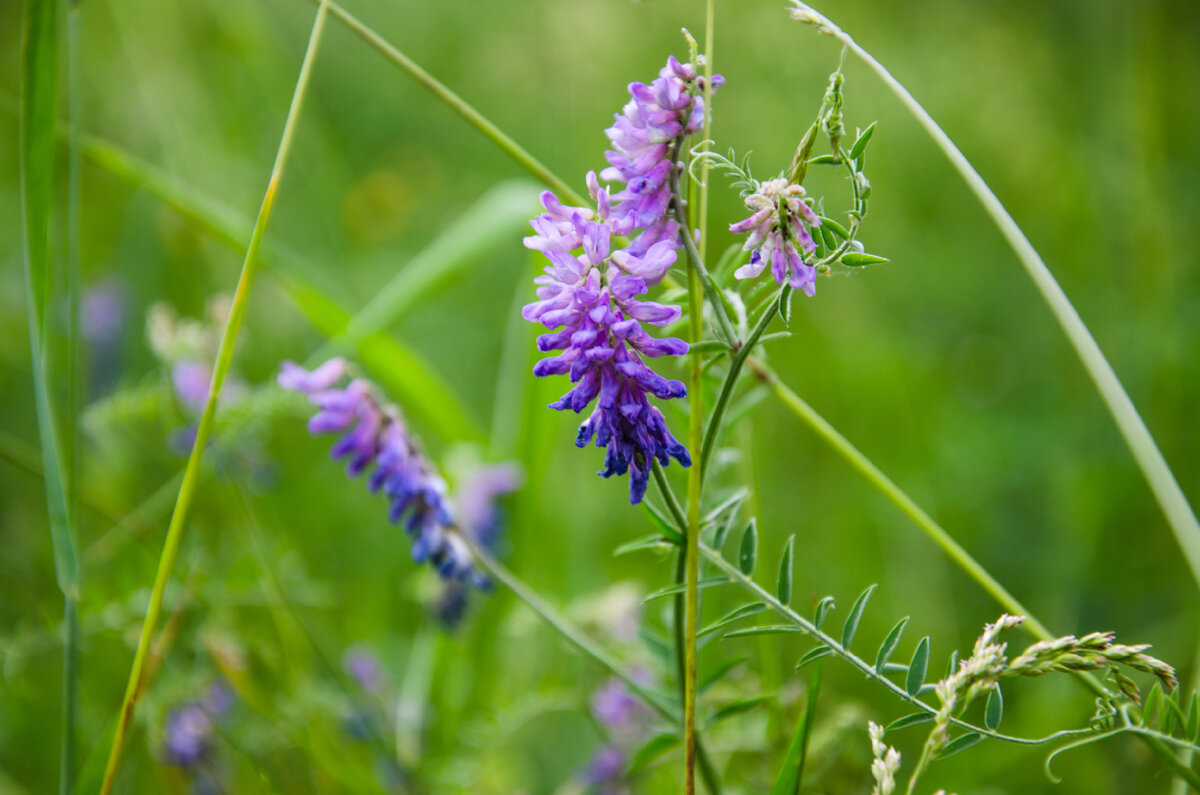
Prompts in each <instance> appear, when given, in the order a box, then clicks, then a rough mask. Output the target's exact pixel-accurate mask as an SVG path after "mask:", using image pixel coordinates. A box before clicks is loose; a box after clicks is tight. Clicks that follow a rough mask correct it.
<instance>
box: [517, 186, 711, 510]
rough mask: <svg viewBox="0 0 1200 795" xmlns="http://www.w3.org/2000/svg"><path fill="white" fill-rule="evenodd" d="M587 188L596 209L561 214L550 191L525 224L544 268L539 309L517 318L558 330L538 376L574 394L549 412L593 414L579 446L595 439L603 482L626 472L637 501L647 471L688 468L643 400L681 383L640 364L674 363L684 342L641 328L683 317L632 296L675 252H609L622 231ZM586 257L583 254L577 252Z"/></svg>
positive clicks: (662, 245)
mask: <svg viewBox="0 0 1200 795" xmlns="http://www.w3.org/2000/svg"><path fill="white" fill-rule="evenodd" d="M588 185H589V188H591V189H592V191H593V197H594V198H595V199H596V201H597V205H598V210H597V212H596V213H592V212H591V211H590V210H587V209H584V208H579V207H567V206H564V205H563V204H562V203H560V202H559V201H558V199H557V198H556V197H555V196H554V194H553V193H551V192H550V191H546V192H545V193H543V194H542V204H543V206H544V207H545V208H546V212H545V213H543V214H542V215H540V216H538V217H537V218H535V219H534V220H533V221H532V222H531V226H532V227H533V229H534V231H535V232H537V233H538V234H537V235H535V236H532V237H527V238H526V239H525V245H526V246H527V247H529V248H531V249H535V250H538V251H541V252H542V253H543V254H544V255H545V256H546V258H547V259H548V260H550V264H549V265H548V266H547V267H546V269H545V275H543V276H539V277H537V278H536V279H535V280H534V281H535V283H536V284H538V285H539V286H538V289H537V295H538V298H539V299H540V300H538V301H535V302H534V303H532V304H528V305H527V306H525V308H524V309H523V310H522V315H523V317H524V318H525V319H526V320H529V321H531V322H534V323H541V324H542V325H543V326H545V327H546V328H548V329H557V331H554V332H553V333H550V334H543V335H541V336H540V337H538V340H537V345H538V349H539V350H542V351H562V353H560V354H558V355H556V356H551V357H549V358H546V359H543V360H542V361H540V362H538V363H537V365H536V366H535V367H534V368H533V372H534V375H538V376H547V375H568V376H569V377H570V379H571V381H572V382H573V383H575V384H576V386H575V387H574V388H573V389H571V390H570V391H569V392H567V394H565V395H563V397H562V398H561V399H559V400H558V401H556V402H554V403H551V404H550V408H554V409H558V410H560V411H561V410H564V409H571V410H573V411H575V412H581V411H583V409H584V408H586V407H587V406H588V405H590V404H591V403H592V401H596V408H595V409H594V410H593V411H592V413H591V415H590V416H589V417H588V419H587V420H585V421H584V422H583V424H582V425H581V426H580V428H579V433H578V435H577V437H576V440H575V443H576V445H577V446H579V447H584V446H586V445H587V444H588V442H590V441H591V440H592V439H593V438H595V440H596V445H597V446H600V447H607V448H608V453H607V456H606V457H605V468H604V470H602V471H601V472H600V474H601V475H603V476H604V477H611V476H612V475H624V474H625V473H626V472H628V473H629V475H630V479H629V497H630V501H631V502H632V503H634V504H636V503H638V502H641V500H642V496H643V495H644V494H645V492H646V486H647V484H648V482H649V477H650V469H651V464H652V462H653V460H654V459H657V460H658V461H659V462H660V463H662V464H663V465H666V464H668V463H669V462H670V459H671V458H675V459H676V460H677V461H679V462H680V463H681V464H683V465H684V466H688V465H689V464H690V463H691V459H690V457H689V456H688V452H687V450H686V449H685V448H684V446H683V445H682V444H680V443H679V442H678V441H677V440H676V439H675V437H674V436H672V435H671V432H670V431H669V430H667V425H666V421H665V420H664V419H663V416H662V414H661V412H659V410H658V409H657V408H655V407H654V406H652V405H650V402H649V400H648V399H647V393H649V394H652V395H654V396H655V397H659V398H663V399H668V398H677V397H683V396H684V395H686V394H687V390H686V388H685V387H684V385H683V383H682V382H680V381H673V380H667V379H666V378H663V377H662V376H661V375H659V374H657V373H655V372H654V371H653V370H651V369H650V368H649V367H648V366H647V365H646V364H645V362H644V361H643V357H651V358H653V357H659V356H680V355H682V354H684V353H687V350H688V345H687V343H686V342H684V341H683V340H680V339H676V338H674V337H667V338H663V339H659V338H655V337H652V336H650V334H648V333H647V332H646V330H645V329H644V328H643V327H642V324H643V323H649V324H651V325H656V326H665V325H669V324H670V323H673V322H675V321H676V320H678V319H679V316H680V309H679V308H678V307H675V306H667V305H664V304H658V303H655V302H652V301H639V300H638V299H637V296H639V295H642V294H644V293H645V292H646V291H647V290H648V289H649V283H651V282H656V281H658V280H660V279H661V278H662V276H663V274H665V273H666V271H667V269H668V268H669V267H670V266H671V264H672V263H674V261H675V256H676V255H675V248H674V243H673V242H671V241H668V240H664V241H660V242H658V243H656V244H655V245H653V246H651V247H650V248H649V249H648V250H646V251H645V252H642V253H641V254H636V253H633V252H632V251H631V250H630V249H625V250H623V251H618V252H612V250H611V248H612V237H613V235H614V233H621V232H623V231H627V230H628V224H627V223H625V222H622V221H620V220H618V219H615V218H614V217H612V216H611V213H610V207H609V196H608V191H607V190H601V189H600V188H599V186H598V184H597V182H596V179H595V176H594V175H593V174H589V175H588ZM578 249H582V253H580V254H578V255H577V254H575V253H573V252H574V251H576V250H578Z"/></svg>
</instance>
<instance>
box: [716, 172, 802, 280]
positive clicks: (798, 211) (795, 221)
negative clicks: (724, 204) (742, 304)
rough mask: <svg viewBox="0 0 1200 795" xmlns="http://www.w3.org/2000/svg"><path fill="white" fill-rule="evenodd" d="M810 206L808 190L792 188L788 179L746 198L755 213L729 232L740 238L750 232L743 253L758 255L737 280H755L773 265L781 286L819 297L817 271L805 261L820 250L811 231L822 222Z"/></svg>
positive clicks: (738, 272) (737, 274) (774, 181)
mask: <svg viewBox="0 0 1200 795" xmlns="http://www.w3.org/2000/svg"><path fill="white" fill-rule="evenodd" d="M808 202H809V199H808V198H807V197H805V195H804V188H803V187H801V186H800V185H789V184H788V181H787V180H786V179H772V180H768V181H767V182H763V183H761V184H760V185H759V186H758V189H757V190H756V191H755V192H754V193H752V194H750V195H749V196H747V197H746V207H748V208H749V209H750V210H752V211H753V212H752V214H751V215H750V217H749V218H746V219H744V220H742V221H738V222H737V223H736V224H732V225H730V227H729V231H730V232H733V233H734V234H739V235H740V234H745V233H746V232H749V233H750V236H749V237H748V238H746V242H745V244H744V245H743V246H742V249H743V250H745V251H753V252H754V253H752V254H751V255H750V262H749V263H748V264H746V265H743V266H742V267H740V268H738V269H737V270H736V271H735V272H734V274H733V275H734V276H735V277H736V278H738V279H753V278H755V277H756V276H758V275H759V274H761V273H762V272H763V270H764V269H765V268H766V267H767V266H768V265H770V266H771V276H772V277H773V278H774V279H775V282H776V283H777V284H779V285H780V286H782V285H783V284H785V283H786V284H789V285H791V287H793V288H794V289H797V290H803V291H804V294H805V295H808V296H812V295H815V294H816V292H817V284H816V281H817V271H816V268H815V267H813V266H812V265H811V264H809V263H807V262H805V261H804V257H805V256H806V255H809V254H812V253H813V252H814V251H816V250H817V244H816V242H815V241H814V240H813V237H812V233H810V232H809V231H808V230H809V228H816V227H818V226H820V225H821V219H820V218H819V217H817V214H816V213H814V212H813V211H812V208H811V207H810V206H809V204H808ZM797 247H799V251H798V250H797ZM801 252H803V253H801Z"/></svg>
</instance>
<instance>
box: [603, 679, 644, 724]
mask: <svg viewBox="0 0 1200 795" xmlns="http://www.w3.org/2000/svg"><path fill="white" fill-rule="evenodd" d="M641 711H642V705H641V702H639V701H638V700H637V699H636V698H634V696H633V694H632V693H630V692H629V687H628V685H626V684H625V683H624V682H622V681H621V680H620V679H617V678H615V677H614V678H612V679H610V680H609V681H608V682H606V683H605V684H604V686H603V687H601V688H600V689H599V690H597V691H596V692H595V693H594V694H592V714H593V715H595V716H596V720H598V721H600V722H601V723H602V724H604V725H605V726H606V727H607V728H608V729H609V730H616V731H621V730H625V729H628V728H630V726H631V724H632V723H633V722H634V719H635V718H637V717H638V716H639V715H640V714H641Z"/></svg>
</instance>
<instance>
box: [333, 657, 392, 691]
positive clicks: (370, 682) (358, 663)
mask: <svg viewBox="0 0 1200 795" xmlns="http://www.w3.org/2000/svg"><path fill="white" fill-rule="evenodd" d="M342 667H343V668H345V669H346V673H347V674H349V675H350V677H351V678H352V679H353V680H354V681H355V682H358V686H359V687H361V688H362V689H363V690H365V691H367V692H368V693H378V692H380V691H381V690H383V666H382V665H381V664H380V662H379V658H378V657H376V656H375V654H374V653H373V652H371V651H370V650H368V649H366V648H363V647H359V646H356V647H354V648H351V649H349V650H348V651H347V652H346V656H345V657H344V658H343V659H342Z"/></svg>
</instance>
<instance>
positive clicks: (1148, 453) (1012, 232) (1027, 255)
mask: <svg viewBox="0 0 1200 795" xmlns="http://www.w3.org/2000/svg"><path fill="white" fill-rule="evenodd" d="M793 2H794V3H795V5H796V6H797V8H798V9H799V10H801V11H803V12H806V13H808V14H809V15H810V16H811V18H812V23H813V24H814V25H815V26H816V27H818V28H819V29H820V30H821V31H822V32H823V33H827V34H829V35H831V36H833V37H834V38H836V39H838V40H839V41H841V42H842V43H843V44H844V45H845V46H846V47H849V48H850V49H851V50H853V51H854V54H855V55H857V56H858V57H859V58H861V59H862V61H863V62H864V63H865V64H866V65H867V66H868V67H869V68H870V69H871V70H872V71H874V72H875V74H876V75H878V76H879V78H880V79H881V80H883V82H884V83H885V84H886V85H887V86H888V88H890V89H891V90H892V92H893V93H894V94H895V95H896V96H897V97H898V98H899V99H900V101H901V102H902V103H903V104H904V106H905V107H906V108H907V109H908V111H909V112H910V113H911V114H912V115H913V117H914V118H915V119H916V120H917V122H918V123H919V124H920V125H921V126H922V127H923V128H924V129H925V131H926V132H927V133H928V134H929V136H930V137H931V138H932V139H933V140H934V142H935V143H936V144H937V145H938V147H939V148H940V149H941V150H942V152H943V153H945V155H946V157H947V158H949V160H950V163H951V164H952V165H953V166H954V168H955V170H957V171H958V173H959V175H961V176H962V178H963V180H965V181H966V183H967V185H968V187H970V189H971V192H972V193H974V194H975V196H976V198H978V199H979V201H980V203H981V204H982V205H983V208H984V210H986V211H987V213H988V215H989V216H990V217H991V219H992V221H993V222H994V223H995V224H996V226H997V228H998V229H999V230H1000V234H1002V235H1003V236H1004V239H1005V240H1006V241H1007V242H1008V244H1009V246H1011V247H1012V249H1013V251H1014V252H1015V253H1016V255H1017V258H1018V259H1019V260H1020V261H1021V265H1023V266H1024V268H1025V271H1026V272H1027V273H1028V274H1029V278H1031V279H1032V280H1033V283H1034V285H1035V286H1036V287H1037V288H1038V291H1039V292H1041V294H1042V298H1043V299H1044V300H1045V302H1046V305H1047V306H1048V307H1049V308H1050V311H1051V313H1052V314H1053V315H1054V317H1055V319H1056V320H1057V321H1058V323H1059V325H1060V326H1062V329H1063V332H1064V333H1065V334H1066V335H1067V339H1068V340H1069V341H1070V342H1071V345H1072V346H1074V348H1075V352H1076V354H1078V356H1079V359H1080V361H1081V362H1082V363H1083V366H1084V368H1085V369H1086V370H1087V372H1088V375H1089V376H1091V378H1092V381H1093V382H1094V383H1095V385H1096V389H1097V391H1099V393H1100V397H1101V398H1102V399H1103V400H1104V402H1105V404H1106V405H1107V407H1108V410H1109V412H1110V413H1111V414H1112V416H1113V419H1114V420H1115V421H1116V424H1117V429H1118V430H1119V431H1120V432H1121V435H1122V436H1123V437H1124V439H1125V443H1126V444H1127V445H1129V449H1130V451H1131V452H1132V453H1133V457H1134V459H1135V460H1136V461H1137V464H1138V467H1139V468H1140V469H1141V470H1142V474H1143V475H1144V476H1145V478H1146V481H1147V482H1148V483H1149V484H1150V489H1151V491H1153V492H1154V496H1155V499H1157V500H1158V504H1159V507H1161V508H1162V511H1163V514H1164V515H1165V516H1166V518H1167V523H1168V524H1169V525H1170V526H1171V531H1172V532H1173V533H1174V534H1175V540H1176V541H1177V542H1178V544H1179V548H1180V550H1181V551H1182V552H1183V555H1184V557H1185V558H1186V559H1187V562H1188V567H1189V568H1190V569H1191V572H1192V577H1193V578H1194V579H1195V580H1196V582H1197V584H1200V522H1197V520H1196V514H1195V512H1193V511H1192V508H1191V506H1190V505H1189V504H1188V501H1187V498H1186V497H1185V496H1184V494H1183V490H1182V489H1180V487H1179V483H1178V482H1177V481H1176V480H1175V476H1174V474H1173V473H1172V472H1171V468H1170V467H1169V466H1167V462H1166V460H1165V459H1164V458H1163V455H1162V451H1160V450H1159V449H1158V446H1157V445H1156V444H1155V442H1154V437H1153V436H1151V435H1150V431H1149V430H1148V429H1147V428H1146V424H1145V422H1143V421H1142V418H1141V415H1139V414H1138V411H1137V408H1136V407H1134V405H1133V401H1132V400H1130V398H1129V395H1128V393H1126V391H1125V388H1124V387H1123V386H1122V385H1121V381H1120V380H1119V379H1118V378H1117V375H1116V373H1115V372H1113V369H1112V365H1111V364H1109V362H1108V360H1107V359H1106V358H1105V357H1104V353H1103V352H1102V351H1101V350H1100V346H1099V345H1097V344H1096V340H1095V338H1094V337H1092V334H1091V332H1090V331H1088V328H1087V326H1086V325H1085V324H1084V322H1083V320H1082V319H1081V318H1080V317H1079V313H1078V312H1077V311H1075V307H1074V306H1073V305H1072V304H1071V301H1070V299H1069V298H1067V295H1066V293H1065V292H1063V289H1062V287H1061V286H1060V285H1059V284H1058V282H1057V281H1056V280H1055V278H1054V275H1053V274H1052V273H1051V272H1050V269H1049V267H1047V266H1046V263H1045V262H1044V261H1043V260H1042V258H1041V256H1040V255H1039V254H1038V253H1037V250H1036V249H1035V248H1034V247H1033V244H1032V243H1030V242H1029V238H1027V237H1026V236H1025V233H1024V232H1022V231H1021V227H1020V226H1018V225H1017V222H1016V221H1015V220H1013V217H1012V216H1011V215H1010V214H1009V212H1008V211H1007V210H1006V209H1005V208H1004V204H1003V203H1002V202H1001V201H1000V199H999V198H997V196H996V194H995V193H993V192H992V189H991V188H990V187H988V184H987V183H986V182H985V181H984V179H983V177H981V176H980V175H979V172H978V171H976V170H975V168H974V166H972V165H971V163H970V161H969V160H967V158H966V156H965V155H963V153H962V152H961V151H960V150H959V148H958V147H957V146H955V144H954V142H953V141H952V140H950V136H948V135H947V134H946V132H945V131H944V130H943V129H942V128H941V127H940V126H939V125H938V123H937V122H936V121H934V120H933V117H932V116H930V115H929V112H928V111H926V110H925V108H923V107H922V106H921V103H919V102H917V100H916V98H915V97H913V95H912V94H911V93H910V92H909V91H908V89H907V88H905V87H904V85H903V84H902V83H901V82H900V81H899V80H897V79H896V78H895V77H893V76H892V73H891V72H889V71H888V70H887V69H886V68H885V67H884V66H883V64H881V63H880V62H879V61H877V60H876V59H875V57H874V56H873V55H871V53H869V52H867V51H866V50H865V49H863V47H861V46H860V45H859V44H858V42H856V41H855V40H854V39H853V38H852V37H851V36H850V35H849V34H848V33H846V32H845V31H843V30H842V29H841V28H839V27H838V26H837V25H835V24H834V23H833V22H832V21H830V20H829V18H828V17H826V16H824V15H823V14H821V13H819V12H818V11H816V10H815V9H813V8H812V7H811V6H808V5H807V4H805V3H802V2H799V0H793Z"/></svg>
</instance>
